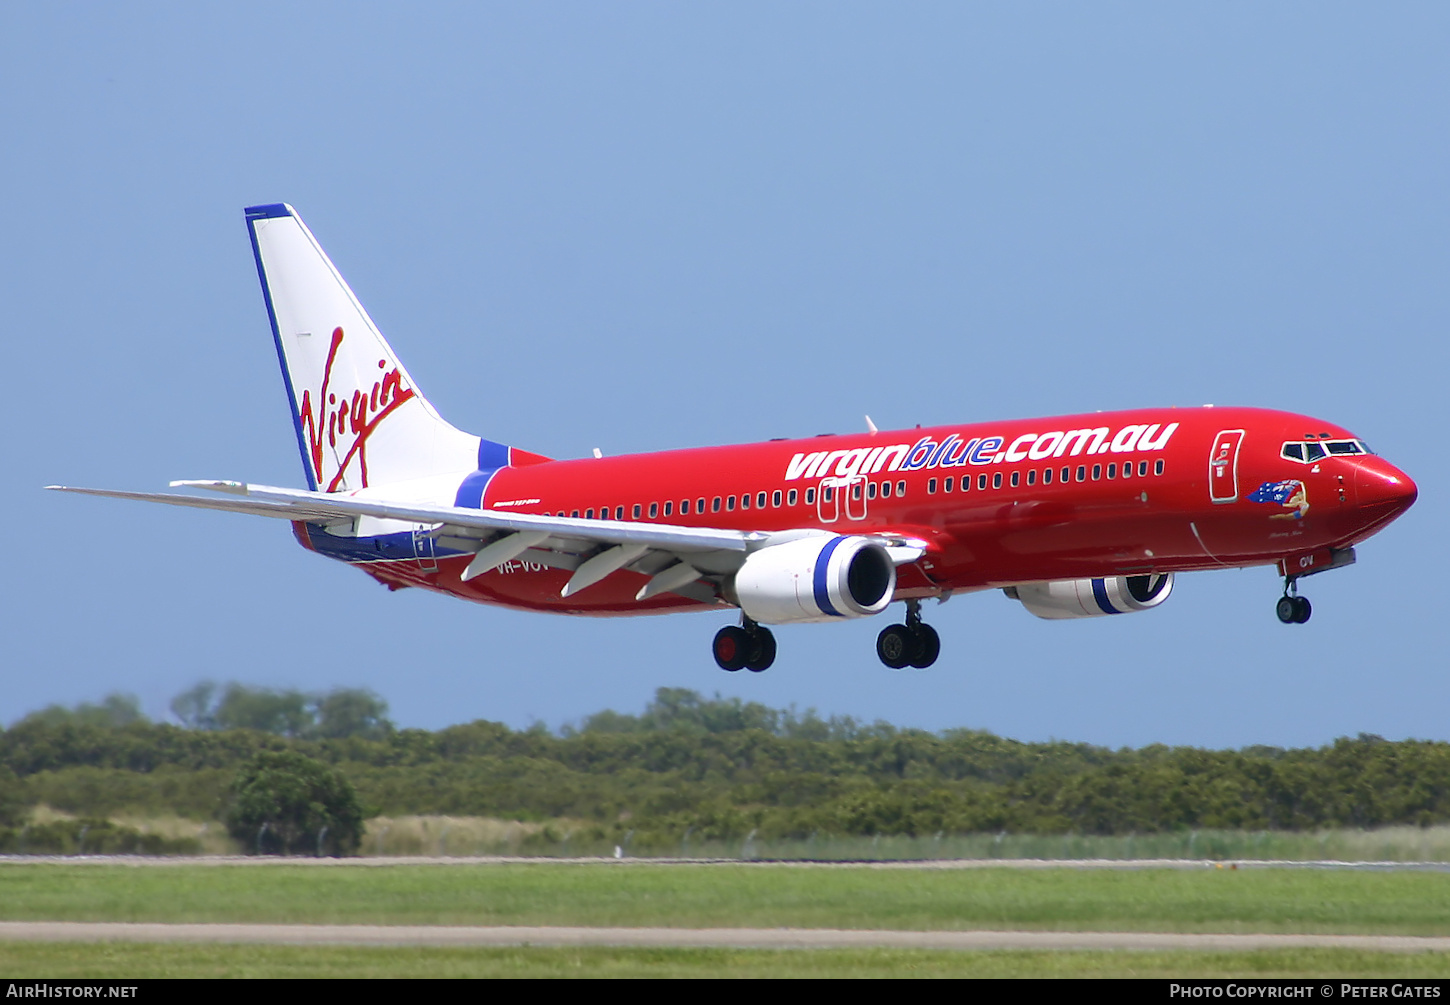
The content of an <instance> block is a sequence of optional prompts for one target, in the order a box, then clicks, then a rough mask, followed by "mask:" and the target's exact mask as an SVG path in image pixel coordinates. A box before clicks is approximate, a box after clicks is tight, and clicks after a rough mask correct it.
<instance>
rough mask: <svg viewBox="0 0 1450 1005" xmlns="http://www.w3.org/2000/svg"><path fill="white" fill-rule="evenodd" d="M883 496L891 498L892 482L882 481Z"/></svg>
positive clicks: (883, 497)
mask: <svg viewBox="0 0 1450 1005" xmlns="http://www.w3.org/2000/svg"><path fill="white" fill-rule="evenodd" d="M881 498H882V499H890V498H891V483H890V482H882V483H881Z"/></svg>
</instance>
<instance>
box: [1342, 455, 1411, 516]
mask: <svg viewBox="0 0 1450 1005" xmlns="http://www.w3.org/2000/svg"><path fill="white" fill-rule="evenodd" d="M1354 489H1355V497H1356V499H1357V500H1358V502H1359V505H1360V506H1362V507H1370V508H1374V509H1386V510H1391V511H1392V512H1393V513H1394V514H1395V515H1399V514H1400V513H1403V512H1404V511H1405V510H1407V509H1409V508H1410V505H1411V504H1412V503H1413V502H1414V501H1415V498H1416V497H1417V496H1418V495H1419V494H1420V490H1419V488H1418V487H1417V486H1416V485H1415V483H1414V481H1413V480H1411V478H1410V476H1409V475H1407V474H1405V473H1404V472H1403V471H1401V470H1400V469H1399V468H1397V467H1395V466H1394V465H1393V464H1390V463H1389V462H1388V461H1385V460H1381V459H1380V458H1378V457H1373V458H1366V460H1365V462H1364V463H1361V464H1360V465H1359V468H1358V470H1357V471H1356V473H1355V476H1354Z"/></svg>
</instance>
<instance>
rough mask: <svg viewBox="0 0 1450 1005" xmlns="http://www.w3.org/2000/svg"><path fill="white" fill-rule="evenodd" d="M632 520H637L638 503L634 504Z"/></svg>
mask: <svg viewBox="0 0 1450 1005" xmlns="http://www.w3.org/2000/svg"><path fill="white" fill-rule="evenodd" d="M634 518H635V519H636V520H638V519H639V503H635V504H634Z"/></svg>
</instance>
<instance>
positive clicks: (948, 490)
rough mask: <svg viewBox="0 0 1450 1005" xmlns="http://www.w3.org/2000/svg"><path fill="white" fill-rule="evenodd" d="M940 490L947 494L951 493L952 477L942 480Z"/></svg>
mask: <svg viewBox="0 0 1450 1005" xmlns="http://www.w3.org/2000/svg"><path fill="white" fill-rule="evenodd" d="M941 490H942V491H943V492H945V493H946V494H947V495H951V492H952V479H950V478H948V479H947V480H946V481H944V482H942V485H941Z"/></svg>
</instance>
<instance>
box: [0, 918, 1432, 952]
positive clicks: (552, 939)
mask: <svg viewBox="0 0 1450 1005" xmlns="http://www.w3.org/2000/svg"><path fill="white" fill-rule="evenodd" d="M5 941H10V942H198V943H199V942H211V943H218V942H227V943H253V944H266V945H341V946H641V947H655V948H659V947H686V948H715V949H853V948H866V947H884V948H895V949H959V950H983V949H1089V950H1091V949H1097V950H1103V949H1125V950H1174V949H1179V950H1181V949H1197V950H1248V949H1288V948H1302V947H1316V948H1338V949H1367V950H1376V951H1380V952H1394V953H1411V952H1450V937H1436V938H1430V937H1420V936H1406V935H1274V934H1263V935H1223V934H1212V933H1169V932H987V931H977V932H894V931H855V930H845V929H825V928H821V929H806V928H562V927H522V926H520V927H478V928H475V927H463V926H445V925H438V926H432V925H236V924H218V925H162V924H135V923H119V922H88V921H5V922H0V942H5Z"/></svg>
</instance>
